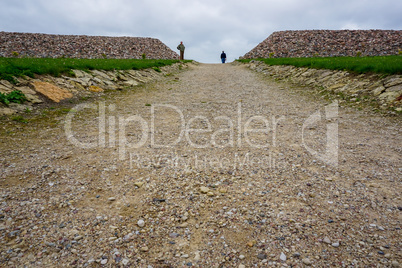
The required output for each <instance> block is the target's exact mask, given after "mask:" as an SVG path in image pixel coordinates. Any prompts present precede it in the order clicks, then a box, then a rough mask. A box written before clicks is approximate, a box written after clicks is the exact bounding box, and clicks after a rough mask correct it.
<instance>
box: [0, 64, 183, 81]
mask: <svg viewBox="0 0 402 268" xmlns="http://www.w3.org/2000/svg"><path fill="white" fill-rule="evenodd" d="M177 62H179V60H151V59H141V60H138V59H71V58H58V59H52V58H0V80H2V79H3V80H8V81H10V82H12V83H15V79H14V78H13V77H20V76H22V75H27V76H30V77H33V76H34V74H50V75H53V76H60V75H61V74H71V70H72V69H76V70H84V71H85V70H106V71H110V70H141V69H147V68H151V67H153V68H159V67H163V66H166V65H172V64H174V63H177ZM186 62H188V61H186Z"/></svg>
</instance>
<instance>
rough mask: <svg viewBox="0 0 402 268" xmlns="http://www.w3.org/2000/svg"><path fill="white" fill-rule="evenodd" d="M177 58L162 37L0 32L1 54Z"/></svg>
mask: <svg viewBox="0 0 402 268" xmlns="http://www.w3.org/2000/svg"><path fill="white" fill-rule="evenodd" d="M142 54H145V55H146V58H148V59H178V58H179V56H178V54H177V53H176V52H174V51H173V50H171V49H170V48H169V47H167V46H166V45H165V44H164V43H162V42H161V41H160V40H158V39H155V38H147V37H107V36H86V35H52V34H32V33H10V32H0V57H16V56H18V57H24V56H28V57H36V58H59V57H67V58H87V59H94V58H104V57H107V58H113V59H141V58H142Z"/></svg>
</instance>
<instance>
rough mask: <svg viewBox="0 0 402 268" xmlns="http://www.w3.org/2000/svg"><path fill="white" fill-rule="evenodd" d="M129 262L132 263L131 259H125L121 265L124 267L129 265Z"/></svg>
mask: <svg viewBox="0 0 402 268" xmlns="http://www.w3.org/2000/svg"><path fill="white" fill-rule="evenodd" d="M129 262H130V260H129V259H123V260H122V261H121V263H122V264H123V265H127V264H128V263H129Z"/></svg>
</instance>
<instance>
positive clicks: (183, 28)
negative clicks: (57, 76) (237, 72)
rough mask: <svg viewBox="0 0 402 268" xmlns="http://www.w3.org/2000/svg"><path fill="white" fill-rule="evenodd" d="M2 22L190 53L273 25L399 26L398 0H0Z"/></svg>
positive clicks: (204, 55) (249, 40) (204, 56)
mask: <svg viewBox="0 0 402 268" xmlns="http://www.w3.org/2000/svg"><path fill="white" fill-rule="evenodd" d="M0 1H1V7H2V8H1V9H0V30H1V31H19V32H41V33H53V34H87V35H111V36H123V35H127V36H146V37H155V38H159V39H160V40H161V41H162V42H164V43H165V44H167V45H168V46H169V47H170V48H172V49H173V50H176V49H175V48H176V46H177V44H178V43H179V42H180V41H184V43H185V45H186V48H187V49H186V58H191V59H195V60H198V61H201V62H216V63H217V62H219V55H220V52H221V51H222V50H225V51H226V52H227V54H228V59H229V60H233V59H235V58H238V57H239V56H242V55H244V54H245V53H246V52H248V51H249V50H251V49H252V48H253V47H255V46H256V45H257V44H258V43H259V42H261V41H262V40H264V39H265V38H267V37H268V36H269V35H270V34H271V33H272V32H274V31H279V30H303V29H344V28H360V29H400V28H401V26H402V21H401V20H400V10H402V2H401V1H399V0H383V1H368V0H349V1H346V0H340V1H322V0H305V1H300V0H281V1H272V0H271V1H263V0H248V1H244V0H233V1H229V0H223V1H218V0H203V1H198V0H196V1H185V0H171V1H165V0H150V1H145V0H140V1H132V0H115V1H107V0H37V1H31V0H18V1H15V0H0Z"/></svg>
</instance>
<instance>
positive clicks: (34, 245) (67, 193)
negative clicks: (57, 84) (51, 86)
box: [0, 64, 402, 267]
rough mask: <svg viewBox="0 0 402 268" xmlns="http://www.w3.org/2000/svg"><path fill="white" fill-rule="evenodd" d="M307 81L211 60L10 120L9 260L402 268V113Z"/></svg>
mask: <svg viewBox="0 0 402 268" xmlns="http://www.w3.org/2000/svg"><path fill="white" fill-rule="evenodd" d="M306 90H307V89H306V88H297V87H294V86H289V85H288V84H285V83H277V82H275V81H273V80H269V79H268V78H264V77H263V76H262V75H260V74H257V73H254V72H252V71H250V70H248V69H246V68H245V67H244V66H241V65H232V64H225V65H208V64H199V65H191V67H190V70H188V71H185V72H181V73H179V74H175V75H171V76H167V77H166V78H164V79H163V80H161V81H158V82H156V83H152V84H148V85H146V86H143V87H138V88H136V89H135V90H131V91H123V92H121V93H118V94H117V93H113V94H112V93H110V94H109V93H108V94H106V95H104V96H102V97H100V98H99V99H97V100H95V101H92V102H88V103H87V104H92V105H93V107H89V106H88V107H86V109H81V108H83V106H78V107H75V108H74V110H72V111H70V113H69V114H68V115H65V114H63V113H62V112H60V113H57V112H54V113H52V114H51V116H48V117H47V118H45V119H35V120H34V119H32V120H31V121H30V122H29V123H28V124H21V123H16V122H9V121H4V120H3V122H2V129H0V133H1V141H0V146H1V153H0V163H1V173H0V184H1V189H0V235H1V243H0V266H2V267H6V266H7V267H24V265H26V266H27V267H63V266H73V267H192V266H194V267H266V266H267V267H281V266H285V267H286V266H288V267H290V266H293V267H302V266H304V265H311V266H313V267H329V266H333V267H341V266H345V267H349V266H356V267H390V266H393V267H399V263H401V257H402V256H401V255H402V253H401V230H400V228H401V210H402V202H401V196H400V193H401V192H402V191H401V190H402V189H401V177H402V176H401V174H402V166H401V160H402V153H401V144H402V135H401V134H402V133H401V122H400V120H399V119H398V118H391V117H382V116H380V115H373V114H368V113H365V112H364V111H356V110H353V109H352V108H347V107H338V106H337V105H336V103H332V104H331V102H329V101H326V100H322V99H320V98H319V97H317V96H316V95H314V96H309V95H308V94H306ZM74 111H77V112H74ZM35 118H37V117H35ZM3 123H4V124H3ZM66 129H67V130H66ZM69 130H71V132H69ZM66 133H67V134H66ZM68 134H70V136H68ZM68 137H69V139H70V141H69V139H68ZM74 140H75V144H73V143H72V142H71V141H74ZM338 145H339V147H338ZM85 146H87V147H90V148H84V147H85Z"/></svg>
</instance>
